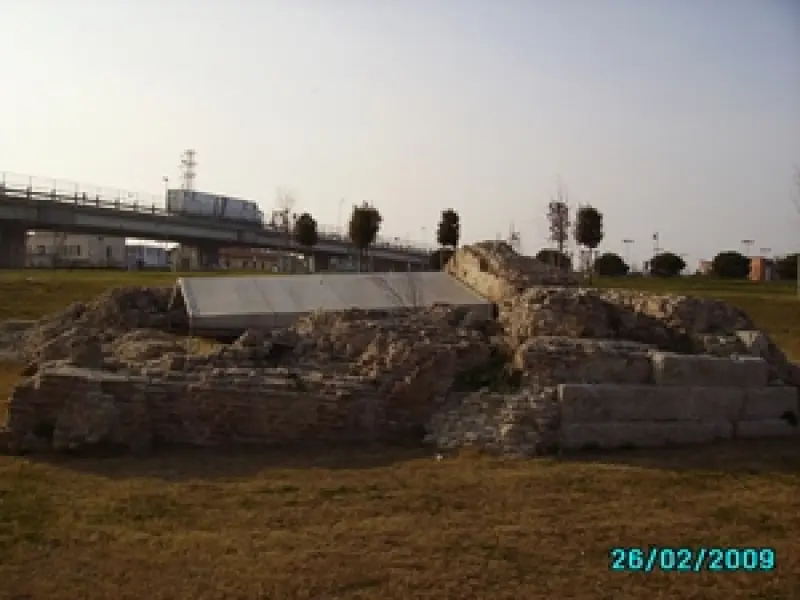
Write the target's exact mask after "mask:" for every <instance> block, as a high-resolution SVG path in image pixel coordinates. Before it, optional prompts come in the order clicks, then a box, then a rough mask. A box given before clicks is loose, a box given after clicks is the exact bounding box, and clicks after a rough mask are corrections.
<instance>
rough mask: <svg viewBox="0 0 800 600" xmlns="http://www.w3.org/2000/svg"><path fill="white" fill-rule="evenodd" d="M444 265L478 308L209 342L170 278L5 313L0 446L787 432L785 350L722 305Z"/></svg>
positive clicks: (511, 262) (599, 443) (563, 440)
mask: <svg viewBox="0 0 800 600" xmlns="http://www.w3.org/2000/svg"><path fill="white" fill-rule="evenodd" d="M446 270H447V271H448V272H449V273H451V274H452V275H453V276H455V277H457V278H459V279H460V280H461V281H462V282H463V283H465V284H466V285H468V286H470V287H471V288H472V289H474V290H476V291H477V292H479V293H480V294H482V295H484V296H485V297H487V298H488V299H490V300H491V301H492V302H494V303H495V306H496V311H495V312H496V319H487V318H486V315H481V314H478V313H477V312H476V311H473V310H470V309H467V308H463V307H450V306H434V307H432V308H414V309H410V308H409V309H403V310H396V311H363V310H348V311H340V312H317V313H312V314H308V315H306V316H304V317H301V318H300V319H298V320H297V321H296V322H295V323H294V324H293V325H292V326H290V327H284V328H279V329H272V330H255V329H254V330H249V331H245V332H242V333H241V335H240V336H239V337H238V339H236V340H235V341H234V342H233V343H226V342H222V341H217V340H197V339H193V338H189V337H187V336H186V334H187V331H186V315H185V314H184V312H183V311H182V310H181V308H180V305H179V304H175V305H173V304H172V303H171V298H172V292H171V290H169V289H160V288H121V289H115V290H110V291H108V292H107V293H105V294H103V295H101V296H100V297H98V298H97V299H96V300H95V301H93V302H90V303H78V304H74V305H72V306H70V307H68V308H67V309H66V310H64V311H62V312H61V313H59V314H56V315H51V316H49V317H47V318H45V319H42V320H41V321H38V322H36V323H35V324H33V325H32V326H30V325H26V326H25V327H22V326H20V327H18V328H17V329H14V328H13V327H11V329H14V331H15V333H14V334H13V339H14V350H15V351H17V352H19V353H20V354H21V355H22V356H23V357H25V358H26V360H27V361H29V367H28V369H26V374H27V375H28V378H27V379H26V380H24V381H23V382H22V383H21V384H20V385H19V386H18V387H17V388H16V389H15V390H14V392H13V394H12V396H11V399H10V402H9V405H8V417H7V420H6V427H5V429H3V430H2V431H0V445H5V446H6V447H7V448H9V449H11V450H14V451H21V452H29V451H40V450H42V449H43V448H51V449H55V450H68V451H74V450H79V449H82V448H89V447H113V448H124V449H126V450H128V451H131V452H146V451H148V450H149V449H150V448H152V447H153V446H156V445H158V444H161V443H167V444H186V445H195V446H225V445H229V444H237V445H238V444H264V445H269V444H291V443H300V444H303V443H311V442H315V441H321V442H330V443H339V442H374V441H389V440H393V439H397V438H408V437H409V436H418V437H419V438H422V437H423V434H425V435H424V439H425V440H426V441H427V442H428V443H430V444H433V445H435V446H437V447H438V448H440V449H454V448H458V447H460V446H465V445H470V446H478V447H480V448H482V449H485V450H488V451H491V452H497V453H502V454H506V455H519V456H532V455H539V454H543V453H548V452H554V451H556V450H558V449H559V448H560V449H562V450H571V449H578V448H583V447H586V446H589V447H592V446H593V447H603V448H615V447H625V446H658V445H664V444H670V443H694V442H704V441H710V440H713V439H727V438H730V437H752V436H771V435H781V436H782V435H789V434H790V432H795V431H797V427H796V424H797V421H798V414H799V413H800V409H798V399H797V387H798V386H800V367H798V366H797V365H792V364H791V363H789V361H788V360H787V359H786V357H785V355H784V354H783V353H782V352H781V351H780V349H779V348H777V347H776V346H775V344H774V343H773V342H772V341H771V340H770V339H769V337H768V336H767V335H766V334H764V333H763V332H760V331H757V330H756V329H755V327H754V325H753V323H752V321H751V320H750V319H749V318H748V317H747V315H746V314H744V313H743V312H742V311H741V310H739V309H738V308H735V307H733V306H731V305H729V304H726V303H724V302H720V301H717V300H711V299H705V298H692V297H686V296H667V295H655V294H649V293H645V292H638V291H631V290H598V289H588V288H584V287H580V286H579V285H578V284H579V278H578V277H577V276H576V275H575V274H573V273H569V272H566V271H564V270H561V269H558V268H556V267H552V266H550V265H545V264H543V263H541V262H539V261H537V260H535V259H533V258H529V257H524V256H520V255H518V254H516V253H515V252H514V251H513V250H512V249H511V248H510V247H509V246H508V245H507V244H504V243H500V242H482V243H479V244H475V245H472V246H466V247H462V248H459V249H458V250H457V251H456V252H455V253H454V255H453V258H452V259H451V260H450V262H449V263H448V264H447V266H446ZM9 335H10V334H9ZM9 335H6V337H9ZM3 339H5V338H3ZM9 339H10V338H9ZM0 345H1V344H0ZM793 423H794V424H793ZM792 434H793V433H792Z"/></svg>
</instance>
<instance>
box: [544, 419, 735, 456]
mask: <svg viewBox="0 0 800 600" xmlns="http://www.w3.org/2000/svg"><path fill="white" fill-rule="evenodd" d="M732 437H733V424H732V423H730V422H729V421H711V422H706V423H699V422H694V423H693V422H673V423H669V422H661V423H648V422H638V423H572V424H567V425H563V426H562V428H561V434H560V439H559V441H560V447H561V448H562V449H563V450H586V449H591V448H600V449H612V448H630V447H632V448H655V447H660V446H667V445H671V444H700V443H704V442H711V441H715V440H729V439H731V438H732Z"/></svg>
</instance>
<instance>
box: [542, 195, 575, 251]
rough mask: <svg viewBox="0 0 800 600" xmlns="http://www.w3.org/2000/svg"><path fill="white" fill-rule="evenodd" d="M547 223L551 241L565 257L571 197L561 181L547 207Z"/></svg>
mask: <svg viewBox="0 0 800 600" xmlns="http://www.w3.org/2000/svg"><path fill="white" fill-rule="evenodd" d="M547 222H548V224H549V226H550V241H552V242H554V243H555V245H556V248H557V249H558V252H559V253H560V254H561V255H563V254H564V246H565V245H566V243H567V242H568V241H569V226H570V220H569V195H568V194H567V189H566V187H564V185H563V183H561V182H560V181H559V182H558V188H557V189H556V193H555V194H554V195H553V197H552V198H551V200H550V203H549V204H548V205H547ZM559 266H561V265H559Z"/></svg>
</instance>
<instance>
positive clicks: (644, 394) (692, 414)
mask: <svg viewBox="0 0 800 600" xmlns="http://www.w3.org/2000/svg"><path fill="white" fill-rule="evenodd" d="M557 389H558V400H559V402H560V405H561V421H562V423H563V424H570V423H609V422H619V421H622V422H625V421H628V422H630V421H637V422H658V421H714V420H726V421H733V420H735V419H736V418H737V416H738V415H739V414H740V413H741V411H742V406H743V404H744V398H745V391H744V390H741V389H739V388H731V387H706V388H696V387H683V386H669V387H659V386H655V385H618V384H581V383H566V384H561V385H559V386H558V388H557Z"/></svg>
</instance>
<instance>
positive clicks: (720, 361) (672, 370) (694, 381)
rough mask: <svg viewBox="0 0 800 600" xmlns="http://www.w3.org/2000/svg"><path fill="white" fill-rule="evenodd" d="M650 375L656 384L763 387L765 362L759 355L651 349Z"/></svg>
mask: <svg viewBox="0 0 800 600" xmlns="http://www.w3.org/2000/svg"><path fill="white" fill-rule="evenodd" d="M651 360H652V361H653V379H654V381H655V383H656V385H660V386H673V385H685V386H702V387H740V388H761V387H766V385H767V383H768V376H769V365H768V364H767V362H766V361H765V360H764V359H762V358H756V357H751V356H747V357H736V358H720V357H717V356H706V355H690V354H673V353H670V352H653V353H652V354H651Z"/></svg>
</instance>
